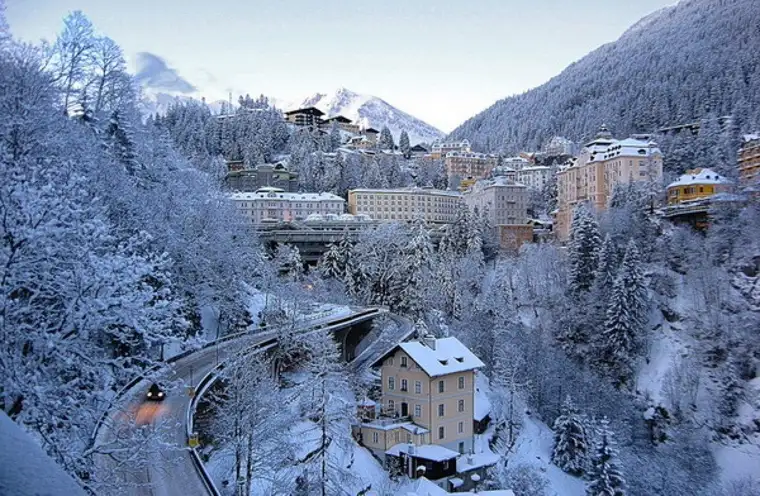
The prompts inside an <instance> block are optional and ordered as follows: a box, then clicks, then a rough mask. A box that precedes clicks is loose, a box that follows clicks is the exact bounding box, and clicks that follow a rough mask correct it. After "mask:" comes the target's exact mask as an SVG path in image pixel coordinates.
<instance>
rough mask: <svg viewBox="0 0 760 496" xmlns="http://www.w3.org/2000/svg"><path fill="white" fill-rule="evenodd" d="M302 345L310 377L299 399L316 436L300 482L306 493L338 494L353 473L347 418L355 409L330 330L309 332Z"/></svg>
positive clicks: (351, 479)
mask: <svg viewBox="0 0 760 496" xmlns="http://www.w3.org/2000/svg"><path fill="white" fill-rule="evenodd" d="M304 345H305V346H306V349H307V354H308V364H307V370H308V371H309V372H310V374H311V379H310V380H308V381H307V383H306V384H305V387H304V390H303V391H302V392H301V396H302V398H301V401H302V404H303V409H304V413H305V414H306V417H307V418H308V419H309V420H310V422H311V427H310V428H311V429H312V431H313V432H314V434H315V436H314V437H316V439H317V442H316V446H314V447H313V448H312V450H311V451H310V452H309V453H308V455H307V456H306V458H305V460H304V461H303V465H304V468H305V472H304V479H305V480H304V483H305V484H306V485H307V486H308V494H319V495H321V496H329V495H333V494H341V493H342V492H343V491H344V490H345V487H346V484H348V483H350V482H351V481H353V480H354V479H355V477H356V475H355V474H354V473H353V471H352V470H351V469H350V467H349V461H348V460H347V459H346V456H347V454H348V453H351V452H352V450H353V440H352V439H351V422H352V420H353V416H354V411H355V410H354V404H353V397H352V392H351V387H350V386H349V383H348V380H347V378H346V372H345V370H344V369H343V366H342V365H341V362H340V353H339V351H338V347H337V345H336V343H335V341H333V339H332V336H331V335H330V333H327V332H325V333H322V332H317V333H313V334H310V335H309V336H308V337H307V338H306V339H305V341H304Z"/></svg>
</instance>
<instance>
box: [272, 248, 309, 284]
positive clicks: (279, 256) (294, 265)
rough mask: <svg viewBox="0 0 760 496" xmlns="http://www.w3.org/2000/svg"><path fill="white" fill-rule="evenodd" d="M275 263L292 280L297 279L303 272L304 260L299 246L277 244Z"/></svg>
mask: <svg viewBox="0 0 760 496" xmlns="http://www.w3.org/2000/svg"><path fill="white" fill-rule="evenodd" d="M274 263H275V264H276V265H277V266H278V267H279V268H280V271H281V272H282V273H283V274H284V275H285V276H286V277H287V278H288V279H290V280H293V281H297V280H298V279H299V278H300V277H301V275H302V274H303V261H302V260H301V253H300V252H299V251H298V247H297V246H290V245H286V244H283V245H277V252H276V253H275V256H274Z"/></svg>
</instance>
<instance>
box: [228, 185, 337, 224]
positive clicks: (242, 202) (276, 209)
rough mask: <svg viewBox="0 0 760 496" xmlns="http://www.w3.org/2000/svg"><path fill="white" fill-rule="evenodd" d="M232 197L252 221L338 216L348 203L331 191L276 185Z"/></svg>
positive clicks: (245, 216) (262, 221)
mask: <svg viewBox="0 0 760 496" xmlns="http://www.w3.org/2000/svg"><path fill="white" fill-rule="evenodd" d="M230 198H231V199H232V201H233V202H234V204H235V206H236V207H237V209H238V211H239V212H240V213H241V214H242V215H243V217H244V218H245V219H246V223H248V224H252V225H258V224H262V223H264V222H267V221H284V222H290V221H294V220H306V218H307V217H308V216H309V215H311V214H320V215H336V216H338V215H340V214H342V213H344V212H345V207H346V200H344V199H343V198H341V197H340V196H336V195H333V194H331V193H288V192H286V191H284V190H282V189H280V188H272V187H266V188H260V189H259V190H257V191H256V192H254V193H232V194H230Z"/></svg>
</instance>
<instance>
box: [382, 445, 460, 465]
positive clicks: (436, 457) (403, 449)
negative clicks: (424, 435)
mask: <svg viewBox="0 0 760 496" xmlns="http://www.w3.org/2000/svg"><path fill="white" fill-rule="evenodd" d="M410 447H411V450H410V449H409V448H410ZM410 451H411V453H410ZM400 453H406V454H407V455H410V456H413V457H416V458H424V459H425V460H431V461H434V462H443V461H446V460H452V459H456V457H458V456H459V453H457V452H456V451H452V450H450V449H448V448H444V447H443V446H439V445H437V444H423V445H421V446H411V445H409V444H408V443H399V444H396V445H394V446H392V447H391V448H390V449H389V450H388V451H386V452H385V454H386V455H390V456H399V454H400Z"/></svg>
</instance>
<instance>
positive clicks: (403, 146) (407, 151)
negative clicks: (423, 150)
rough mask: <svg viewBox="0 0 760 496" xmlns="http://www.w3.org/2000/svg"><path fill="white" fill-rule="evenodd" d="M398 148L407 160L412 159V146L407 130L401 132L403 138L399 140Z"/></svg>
mask: <svg viewBox="0 0 760 496" xmlns="http://www.w3.org/2000/svg"><path fill="white" fill-rule="evenodd" d="M398 147H399V150H401V154H402V155H403V156H404V158H405V159H409V158H411V156H412V146H411V145H410V144H409V133H407V132H406V129H405V130H403V131H401V136H400V137H399V139H398Z"/></svg>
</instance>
